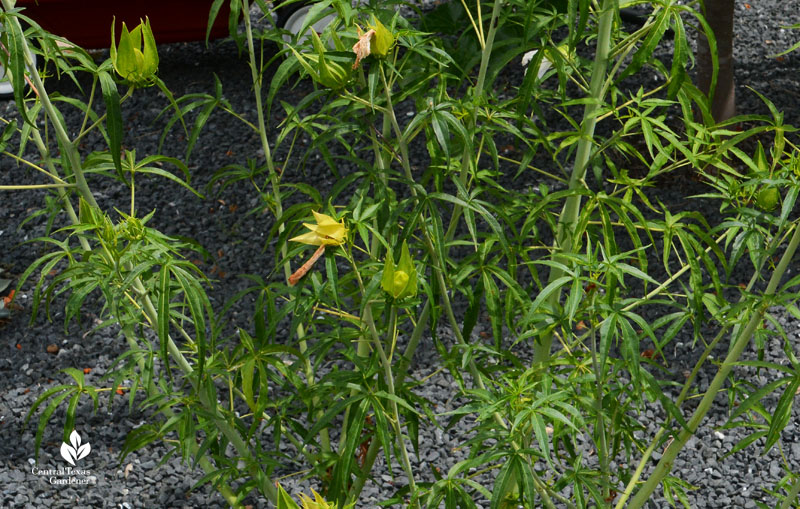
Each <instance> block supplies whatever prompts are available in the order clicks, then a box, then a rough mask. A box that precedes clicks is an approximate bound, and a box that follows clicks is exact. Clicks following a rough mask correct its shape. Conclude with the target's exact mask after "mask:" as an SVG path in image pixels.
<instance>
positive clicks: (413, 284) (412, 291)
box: [381, 242, 417, 300]
mask: <svg viewBox="0 0 800 509" xmlns="http://www.w3.org/2000/svg"><path fill="white" fill-rule="evenodd" d="M381 288H383V290H384V291H385V292H386V293H388V294H389V295H391V296H392V297H394V298H395V299H396V300H400V299H405V298H406V297H413V296H415V295H416V294H417V269H416V268H415V267H414V262H413V261H412V260H411V253H410V252H409V251H408V244H406V243H405V242H403V247H402V250H401V253H400V263H398V264H397V265H396V266H395V264H394V260H393V258H392V251H391V249H390V250H389V251H388V252H387V253H386V264H385V265H384V266H383V277H382V278H381Z"/></svg>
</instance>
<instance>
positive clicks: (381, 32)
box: [367, 14, 395, 58]
mask: <svg viewBox="0 0 800 509" xmlns="http://www.w3.org/2000/svg"><path fill="white" fill-rule="evenodd" d="M367 26H368V27H369V28H370V29H372V30H374V31H375V33H374V35H373V36H372V44H371V45H370V50H371V51H370V54H371V55H373V56H375V57H377V58H385V57H386V56H388V55H389V52H390V51H391V50H392V48H394V42H395V39H394V34H392V32H391V30H389V29H388V28H386V27H385V26H384V25H383V23H381V22H380V20H379V19H378V18H376V17H375V15H374V14H373V15H372V24H368V25H367Z"/></svg>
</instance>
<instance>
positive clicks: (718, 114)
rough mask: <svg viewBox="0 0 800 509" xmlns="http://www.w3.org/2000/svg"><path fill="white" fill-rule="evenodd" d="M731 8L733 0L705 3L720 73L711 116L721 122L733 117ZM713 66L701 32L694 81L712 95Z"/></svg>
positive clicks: (706, 43) (734, 107)
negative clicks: (714, 40)
mask: <svg viewBox="0 0 800 509" xmlns="http://www.w3.org/2000/svg"><path fill="white" fill-rule="evenodd" d="M733 6H734V0H704V1H703V10H704V13H705V18H706V20H707V21H708V24H709V25H710V26H711V29H712V30H713V32H714V38H715V39H716V41H717V55H718V58H719V72H718V74H717V84H716V87H715V88H714V90H713V98H712V101H711V115H712V116H713V117H714V120H715V121H717V122H722V121H724V120H727V119H729V118H731V117H732V116H734V115H735V114H736V94H735V91H734V83H733ZM712 73H713V65H712V60H711V50H710V48H709V47H708V39H706V36H705V34H704V33H703V32H700V33H699V34H698V38H697V79H698V85H699V87H700V90H702V91H703V92H704V93H705V94H706V95H708V96H712V91H711V90H710V88H711V76H712Z"/></svg>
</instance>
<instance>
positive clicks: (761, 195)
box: [756, 187, 781, 212]
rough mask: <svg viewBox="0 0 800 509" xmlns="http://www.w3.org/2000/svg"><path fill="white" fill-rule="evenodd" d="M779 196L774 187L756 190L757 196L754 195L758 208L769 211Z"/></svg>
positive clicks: (774, 205) (776, 202)
mask: <svg viewBox="0 0 800 509" xmlns="http://www.w3.org/2000/svg"><path fill="white" fill-rule="evenodd" d="M780 198H781V193H779V192H778V189H777V188H776V187H765V188H764V189H762V190H761V191H759V192H758V196H757V197H756V205H758V208H760V209H761V210H763V211H765V212H769V211H770V210H772V209H774V208H775V207H776V206H777V205H778V201H780Z"/></svg>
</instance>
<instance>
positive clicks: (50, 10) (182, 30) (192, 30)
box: [17, 0, 229, 48]
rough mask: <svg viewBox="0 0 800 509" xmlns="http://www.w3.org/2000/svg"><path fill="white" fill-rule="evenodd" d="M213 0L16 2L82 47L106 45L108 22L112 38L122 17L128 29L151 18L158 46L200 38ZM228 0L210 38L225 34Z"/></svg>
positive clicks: (109, 35)
mask: <svg viewBox="0 0 800 509" xmlns="http://www.w3.org/2000/svg"><path fill="white" fill-rule="evenodd" d="M212 3H213V0H116V1H114V0H17V7H24V8H25V10H24V11H23V14H24V15H26V16H28V17H30V18H31V19H33V20H34V21H36V22H37V23H38V24H39V25H41V26H42V28H44V29H46V30H47V31H49V32H52V33H54V34H56V35H60V36H62V37H65V38H67V39H69V40H70V41H72V42H73V43H75V44H77V45H78V46H81V47H84V48H108V47H109V46H110V45H111V21H112V20H113V19H114V18H115V17H116V31H117V40H119V34H120V32H121V30H122V22H123V21H124V22H125V23H126V24H127V26H128V28H133V27H134V26H136V25H138V24H139V20H140V19H144V18H145V16H147V17H149V18H150V26H151V28H152V29H153V35H154V36H155V39H156V42H157V43H158V44H162V43H167V42H182V41H197V40H202V39H205V36H206V29H207V27H208V14H209V11H210V10H211V4H212ZM228 13H229V7H228V2H223V7H222V8H221V9H220V11H219V13H218V14H217V18H216V20H215V21H214V26H213V27H212V29H211V35H210V38H212V39H217V38H220V37H225V36H227V35H228Z"/></svg>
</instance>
